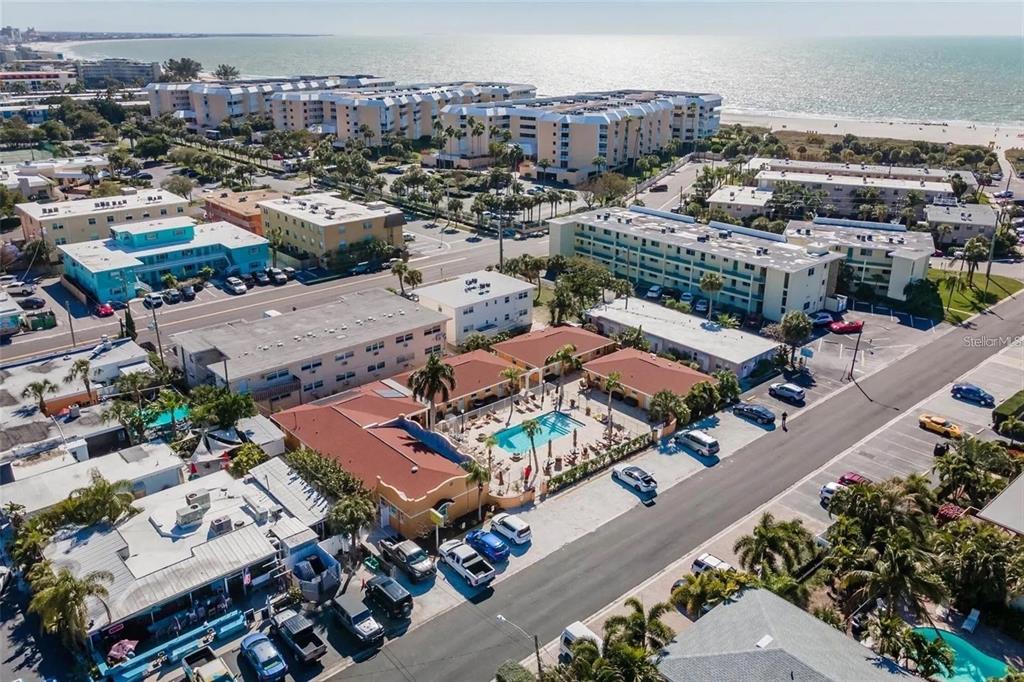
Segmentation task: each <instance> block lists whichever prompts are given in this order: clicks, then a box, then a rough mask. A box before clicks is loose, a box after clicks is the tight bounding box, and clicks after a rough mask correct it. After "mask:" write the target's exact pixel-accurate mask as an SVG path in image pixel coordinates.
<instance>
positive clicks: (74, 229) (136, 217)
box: [14, 189, 188, 246]
mask: <svg viewBox="0 0 1024 682" xmlns="http://www.w3.org/2000/svg"><path fill="white" fill-rule="evenodd" d="M187 209H188V199H183V198H182V197H179V196H178V195H176V194H171V193H170V192H167V191H165V190H162V189H146V190H141V191H139V192H138V193H137V194H125V195H121V196H116V197H103V198H101V199H78V200H75V201H59V202H56V203H50V204H40V203H38V202H33V203H30V204H17V205H16V206H15V207H14V211H15V214H16V215H17V216H18V217H19V218H21V231H22V234H23V235H24V237H25V241H32V240H34V239H44V240H46V242H47V243H48V244H50V245H51V246H60V245H62V244H76V243H78V242H84V241H88V240H90V239H100V238H101V237H106V236H107V235H108V233H109V232H108V230H109V228H110V227H111V226H113V225H123V224H125V223H130V222H132V221H143V220H156V219H159V218H167V217H172V216H182V215H184V214H185V211H186V210H187Z"/></svg>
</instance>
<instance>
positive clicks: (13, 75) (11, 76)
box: [0, 70, 77, 92]
mask: <svg viewBox="0 0 1024 682" xmlns="http://www.w3.org/2000/svg"><path fill="white" fill-rule="evenodd" d="M76 80H77V76H76V75H75V72H74V71H57V70H53V71H0V91H4V92H13V91H17V90H22V89H24V90H26V91H28V92H41V91H47V90H60V89H62V88H64V87H65V86H68V85H72V84H73V83H75V81H76Z"/></svg>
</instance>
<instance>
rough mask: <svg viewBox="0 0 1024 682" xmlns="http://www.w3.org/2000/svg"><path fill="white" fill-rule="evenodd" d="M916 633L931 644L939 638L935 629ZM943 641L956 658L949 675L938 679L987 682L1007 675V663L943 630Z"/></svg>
mask: <svg viewBox="0 0 1024 682" xmlns="http://www.w3.org/2000/svg"><path fill="white" fill-rule="evenodd" d="M914 632H916V633H918V634H921V635H923V636H924V637H925V638H926V639H927V640H928V641H929V642H931V641H934V640H935V637H936V636H937V634H936V631H935V628H914ZM942 640H943V641H944V642H945V643H946V644H948V645H949V647H950V648H951V649H952V650H953V655H954V656H955V658H954V660H953V670H951V671H949V672H948V673H947V674H943V673H939V674H938V675H936V676H935V677H936V678H938V679H940V680H945V682H985V680H987V679H988V678H990V677H1002V676H1003V675H1005V674H1006V670H1007V668H1006V664H1005V663H1003V662H1002V661H1000V660H999V659H998V658H992V657H991V656H989V655H988V654H985V653H982V652H981V651H978V650H977V649H975V648H974V646H973V645H972V644H971V643H970V642H968V641H967V640H966V639H963V638H962V637H960V636H958V635H955V634H953V633H952V632H947V631H945V630H943V631H942Z"/></svg>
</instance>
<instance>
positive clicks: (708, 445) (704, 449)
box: [676, 429, 721, 457]
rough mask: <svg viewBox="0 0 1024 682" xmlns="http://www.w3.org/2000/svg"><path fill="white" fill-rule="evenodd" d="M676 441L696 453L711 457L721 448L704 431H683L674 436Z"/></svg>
mask: <svg viewBox="0 0 1024 682" xmlns="http://www.w3.org/2000/svg"><path fill="white" fill-rule="evenodd" d="M676 443H678V444H679V445H685V446H686V447H688V448H690V449H691V450H693V451H694V452H696V453H697V454H700V455H703V456H704V457H711V456H712V455H717V454H718V451H719V450H720V449H721V448H720V447H719V445H718V441H717V440H715V439H714V438H712V437H711V435H710V434H708V433H707V432H705V431H697V430H696V429H695V430H693V431H683V432H682V433H680V434H679V435H678V436H676Z"/></svg>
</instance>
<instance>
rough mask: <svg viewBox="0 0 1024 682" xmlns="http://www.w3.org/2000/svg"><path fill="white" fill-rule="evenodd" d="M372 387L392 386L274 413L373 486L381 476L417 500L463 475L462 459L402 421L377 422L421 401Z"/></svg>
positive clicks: (307, 442) (298, 435)
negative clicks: (455, 459)
mask: <svg viewBox="0 0 1024 682" xmlns="http://www.w3.org/2000/svg"><path fill="white" fill-rule="evenodd" d="M373 387H376V389H378V390H380V389H381V388H382V387H383V388H385V389H387V390H389V391H394V389H390V388H388V387H387V385H386V384H382V383H381V382H377V383H376V384H369V385H367V386H364V387H363V388H362V389H361V390H359V391H358V392H357V393H355V395H352V396H350V397H347V398H343V399H341V400H337V401H333V402H330V403H322V404H310V405H301V406H299V407H294V408H292V409H290V410H285V411H283V412H278V413H277V414H275V415H273V417H272V418H273V420H274V421H275V422H277V423H278V424H279V425H280V426H281V427H282V428H283V429H285V430H286V431H287V432H288V433H289V434H291V435H292V436H294V437H295V438H296V439H298V440H299V441H300V442H302V443H303V444H304V445H306V446H308V447H310V448H312V449H314V450H316V451H317V452H319V453H320V454H322V455H323V456H325V457H328V458H330V459H332V460H334V461H335V462H337V463H338V464H339V465H340V466H341V467H342V468H343V469H344V470H345V471H348V472H349V473H350V474H352V475H353V476H355V477H357V478H359V479H360V480H361V481H362V482H363V485H365V486H366V488H367V489H369V490H374V489H376V487H377V482H378V479H380V480H381V481H383V482H384V483H386V484H387V485H389V486H392V487H393V488H395V489H396V490H398V491H399V492H401V493H402V494H403V495H404V496H405V497H407V498H410V499H415V498H419V497H423V496H425V495H426V494H428V493H429V492H430V491H432V490H435V489H436V488H437V487H438V486H440V485H442V484H443V483H445V482H446V481H449V480H451V479H453V478H464V477H465V475H466V472H465V471H464V470H463V469H462V468H461V467H460V466H459V465H458V464H456V463H455V462H453V461H451V460H450V459H448V458H446V457H443V456H442V455H440V454H438V453H437V452H435V451H434V450H432V449H431V448H430V447H429V446H427V445H426V444H424V443H422V442H421V441H419V440H418V439H417V438H416V437H415V436H413V435H412V434H411V433H410V432H408V431H406V430H405V429H403V428H402V427H401V426H397V425H381V426H377V425H375V424H385V423H387V422H391V420H392V419H394V418H395V417H397V416H398V415H400V414H403V413H404V414H412V413H413V410H411V409H408V408H409V406H410V403H411V404H412V406H415V407H416V408H418V409H419V410H421V409H423V406H422V405H420V404H419V403H417V402H415V401H413V400H412V399H411V398H407V397H404V396H401V397H391V398H387V397H381V396H380V395H379V393H378V392H377V391H376V390H374V388H373ZM366 389H370V390H366ZM386 415H389V416H386ZM414 469H415V471H414Z"/></svg>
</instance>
